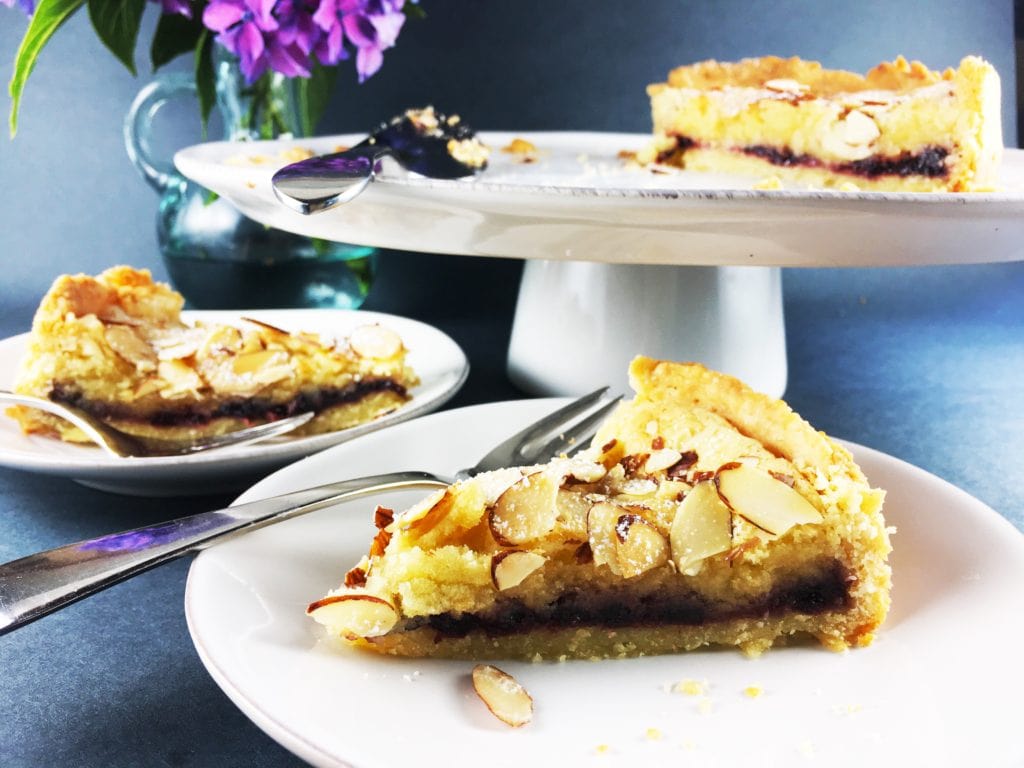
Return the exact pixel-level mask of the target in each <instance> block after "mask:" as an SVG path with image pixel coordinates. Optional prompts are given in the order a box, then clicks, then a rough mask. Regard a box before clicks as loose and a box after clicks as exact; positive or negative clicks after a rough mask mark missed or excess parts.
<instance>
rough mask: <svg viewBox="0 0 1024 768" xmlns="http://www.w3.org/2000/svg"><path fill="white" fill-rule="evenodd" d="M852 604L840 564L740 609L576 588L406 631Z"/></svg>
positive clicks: (503, 631) (622, 622) (500, 631)
mask: <svg viewBox="0 0 1024 768" xmlns="http://www.w3.org/2000/svg"><path fill="white" fill-rule="evenodd" d="M849 606H850V595H849V579H848V578H847V574H846V571H845V569H844V568H843V567H842V566H841V565H840V564H839V563H834V564H833V566H832V567H831V568H830V569H828V570H826V571H825V572H823V573H819V574H817V575H815V576H814V577H809V578H804V579H800V580H797V581H794V582H792V583H790V584H788V585H785V586H780V587H776V588H775V589H773V590H772V591H771V592H769V593H768V595H766V596H765V597H764V599H762V600H760V601H759V602H756V603H751V604H748V605H746V606H744V607H743V608H742V609H736V608H733V607H728V608H726V607H716V606H715V605H713V604H711V603H709V602H708V601H707V600H703V599H701V598H700V597H699V596H696V595H689V596H682V597H680V596H678V595H672V596H664V597H663V596H661V595H647V596H642V597H639V598H635V599H634V598H631V599H629V600H628V601H621V602H620V601H613V600H610V599H608V598H607V597H604V598H596V599H595V598H594V597H593V596H590V595H587V594H583V593H580V592H569V593H568V594H565V595H563V596H562V597H560V598H559V599H558V600H557V601H555V602H554V603H552V604H550V605H548V606H547V607H546V608H545V609H544V610H538V609H534V608H529V607H527V606H525V605H523V604H522V603H521V602H519V601H517V600H509V601H505V602H502V603H500V604H499V606H498V608H497V610H495V611H494V612H493V613H483V614H452V613H443V614H438V615H436V616H424V617H418V618H415V619H411V620H409V622H407V623H406V625H405V629H406V630H412V629H418V628H420V627H423V626H427V627H429V628H431V629H433V630H434V631H436V632H437V633H438V635H439V636H441V637H465V636H466V635H468V634H470V633H471V632H483V633H484V634H486V635H488V636H491V637H495V636H501V635H510V634H516V633H520V632H529V631H530V630H533V629H566V628H573V627H604V628H607V629H616V628H620V627H647V626H649V627H661V626H666V625H677V626H699V625H701V624H706V623H710V622H715V621H730V620H735V619H757V618H768V617H777V616H784V615H789V614H794V613H802V614H818V613H824V612H826V611H834V610H841V609H845V608H848V607H849Z"/></svg>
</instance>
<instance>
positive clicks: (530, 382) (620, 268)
mask: <svg viewBox="0 0 1024 768" xmlns="http://www.w3.org/2000/svg"><path fill="white" fill-rule="evenodd" d="M637 353H642V354H645V355H648V356H649V357H656V358H660V359H662V360H696V361H699V362H701V363H703V364H704V365H706V366H708V367H710V368H714V369H715V370H718V371H725V372H726V373H729V374H732V375H733V376H736V377H738V378H740V379H742V380H743V381H746V382H747V383H748V384H750V385H751V386H752V387H754V388H755V389H757V390H759V391H761V392H767V393H768V394H771V395H774V396H776V397H781V396H782V393H783V392H784V391H785V389H786V370H787V365H786V329H785V323H784V322H783V317H782V277H781V275H780V270H779V268H777V267H668V266H662V265H647V264H603V263H597V262H582V261H543V260H539V259H538V260H533V261H528V262H527V263H526V265H525V268H524V270H523V279H522V287H521V289H520V291H519V301H518V304H517V305H516V314H515V322H514V323H513V325H512V339H511V342H510V344H509V352H508V372H509V377H510V378H511V379H512V381H513V382H515V383H516V384H517V385H518V386H519V387H520V388H522V389H524V390H525V391H527V392H531V393H533V394H537V395H580V394H583V393H584V392H587V391H590V390H592V389H593V388H594V387H597V386H600V385H601V384H608V385H610V386H611V387H612V388H613V389H614V390H617V391H619V392H628V391H629V382H628V380H627V375H626V371H627V369H628V367H629V361H630V360H632V359H633V357H634V356H635V355H636V354H637Z"/></svg>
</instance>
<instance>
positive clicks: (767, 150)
mask: <svg viewBox="0 0 1024 768" xmlns="http://www.w3.org/2000/svg"><path fill="white" fill-rule="evenodd" d="M674 139H675V141H676V146H675V147H674V148H670V149H666V150H663V151H662V152H661V153H659V155H658V162H660V163H667V164H669V165H677V166H680V167H685V165H686V153H687V152H688V151H690V150H694V149H705V148H706V145H704V144H702V143H701V142H699V141H696V140H694V139H691V138H689V137H687V136H674ZM729 151H730V152H733V153H736V154H741V155H746V156H747V157H754V158H757V159H759V160H764V161H765V162H767V163H771V164H772V165H775V166H779V167H782V168H794V167H804V168H820V169H826V170H829V171H831V172H833V173H837V174H845V175H849V176H857V177H861V178H866V179H877V178H880V177H884V176H898V177H904V178H905V177H908V176H924V177H926V178H930V179H944V178H946V177H947V176H948V175H949V168H948V167H947V166H946V158H947V157H948V156H949V150H948V149H946V148H945V147H939V146H927V147H923V148H922V149H920V150H918V151H916V152H901V153H899V154H898V155H894V156H887V155H872V156H870V157H866V158H863V159H861V160H852V161H849V162H843V163H834V162H828V161H826V160H823V159H821V158H820V157H815V156H814V155H808V154H801V153H798V152H794V151H793V150H792V149H790V148H789V147H776V146H769V145H764V144H753V145H750V146H743V147H731V148H729Z"/></svg>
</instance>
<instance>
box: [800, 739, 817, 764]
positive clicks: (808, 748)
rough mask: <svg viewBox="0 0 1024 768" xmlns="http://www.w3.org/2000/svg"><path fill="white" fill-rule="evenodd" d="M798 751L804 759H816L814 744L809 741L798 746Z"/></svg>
mask: <svg viewBox="0 0 1024 768" xmlns="http://www.w3.org/2000/svg"><path fill="white" fill-rule="evenodd" d="M796 751H797V752H799V753H800V755H801V756H802V757H806V758H807V759H808V760H810V759H813V758H814V744H812V743H811V742H810V741H809V740H804V741H801V742H800V743H799V744H797V745H796Z"/></svg>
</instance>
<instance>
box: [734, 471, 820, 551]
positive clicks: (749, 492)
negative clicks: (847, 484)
mask: <svg viewBox="0 0 1024 768" xmlns="http://www.w3.org/2000/svg"><path fill="white" fill-rule="evenodd" d="M715 485H716V487H717V489H718V495H719V496H720V497H721V499H722V501H724V502H725V503H726V504H728V505H729V507H730V508H731V509H732V510H733V511H734V512H735V513H736V514H737V515H739V516H740V517H742V518H743V519H744V520H746V521H747V522H748V523H750V524H751V525H753V526H755V527H757V528H760V529H761V530H762V531H765V532H766V533H768V534H769V535H771V536H781V535H782V534H784V533H785V532H786V531H788V530H789V529H790V528H792V527H793V526H794V525H802V524H804V523H820V522H821V521H822V516H821V513H820V512H819V511H818V510H817V509H816V508H815V507H814V505H813V504H811V502H810V501H808V500H807V499H806V498H804V497H803V495H801V494H800V492H799V491H797V490H795V489H794V488H791V487H790V486H789V485H788V484H786V483H785V482H783V481H781V480H778V479H776V478H775V477H773V476H772V475H770V474H768V473H767V472H763V471H761V470H759V469H757V468H755V467H751V466H750V465H748V464H728V465H726V466H724V467H722V468H721V469H719V470H718V473H717V476H716V477H715Z"/></svg>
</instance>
